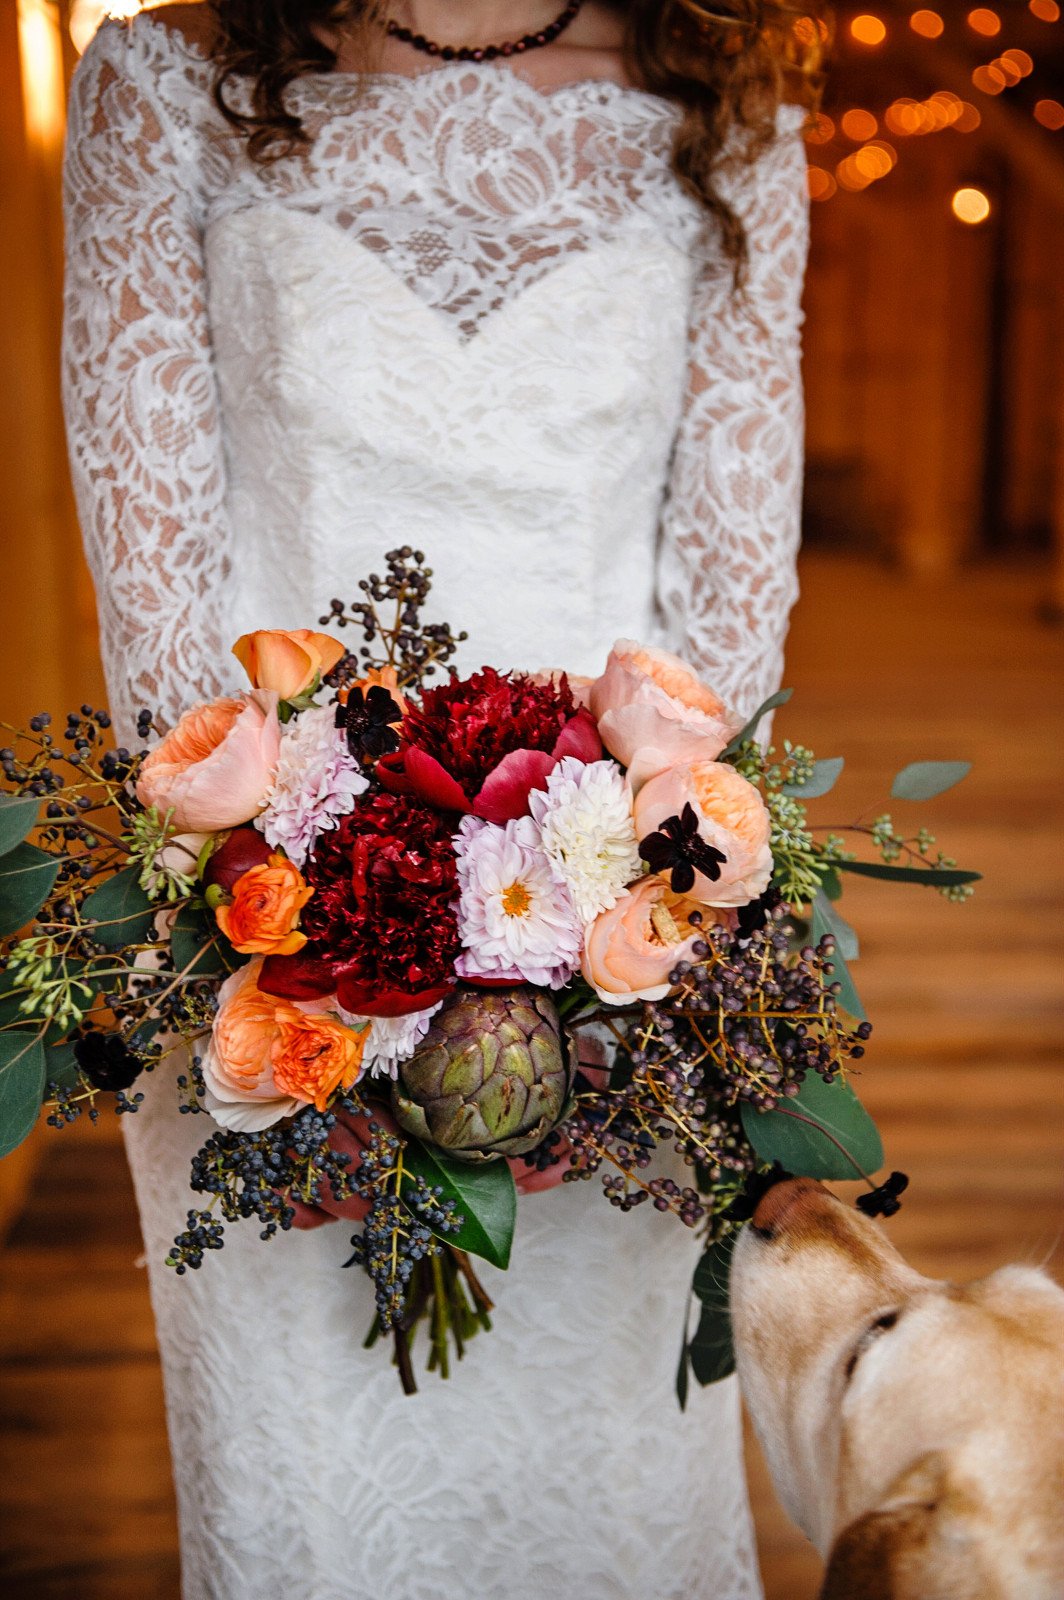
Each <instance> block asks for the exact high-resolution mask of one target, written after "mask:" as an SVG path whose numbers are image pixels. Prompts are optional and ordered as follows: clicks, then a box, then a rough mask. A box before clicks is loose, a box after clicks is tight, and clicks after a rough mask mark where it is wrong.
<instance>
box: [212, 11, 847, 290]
mask: <svg viewBox="0 0 1064 1600" xmlns="http://www.w3.org/2000/svg"><path fill="white" fill-rule="evenodd" d="M611 3H612V4H613V6H614V9H615V10H617V11H618V12H619V13H620V14H621V15H623V17H624V19H625V23H626V32H625V61H626V66H627V70H628V72H629V74H630V76H631V78H632V81H633V82H635V83H637V84H639V85H640V87H641V88H644V89H646V90H648V91H649V92H651V93H653V94H658V95H661V96H663V97H664V98H666V99H669V100H673V101H675V102H676V103H678V104H679V105H680V106H682V108H683V111H684V115H683V117H682V119H681V121H680V123H679V125H678V127H677V132H676V140H675V145H674V147H673V153H672V165H673V170H674V171H675V173H676V176H677V178H678V179H679V180H680V182H681V183H682V184H683V186H684V188H685V189H686V190H687V191H688V192H689V193H691V194H692V195H694V196H695V197H696V198H697V199H698V200H700V201H701V202H702V203H703V204H704V205H705V206H706V208H707V209H708V210H709V211H710V212H712V213H713V215H714V216H715V217H716V218H717V220H718V222H719V224H720V227H721V233H722V239H723V245H724V248H725V251H726V252H727V255H728V257H729V258H730V259H731V260H732V261H733V263H734V264H735V268H736V272H737V274H738V273H739V271H740V270H741V268H742V265H743V263H744V261H745V250H746V241H745V238H744V235H743V229H742V225H741V223H740V222H739V219H738V218H737V217H736V215H735V213H734V212H733V210H732V209H731V207H730V206H729V205H728V204H727V202H726V201H725V200H724V198H723V197H722V196H721V194H720V193H719V192H718V190H717V187H716V169H717V165H718V159H719V157H720V153H721V150H722V148H723V147H724V144H725V141H726V140H727V139H728V138H729V136H730V135H731V134H732V133H733V132H734V131H736V130H738V131H739V132H740V134H741V135H742V140H741V149H742V154H743V159H744V160H746V161H752V160H754V159H755V158H756V156H757V155H758V153H759V152H760V151H761V150H762V149H764V147H765V146H766V145H767V144H769V143H770V142H771V140H772V137H773V134H774V131H775V118H776V111H777V108H778V106H779V104H780V102H781V101H782V100H784V99H791V100H797V101H799V102H800V103H804V104H806V105H808V106H812V105H813V104H815V101H816V97H817V95H818V92H819V86H820V74H821V68H822V65H823V61H824V58H825V55H826V47H827V44H828V41H829V36H830V34H829V26H830V25H829V21H828V16H827V7H826V5H825V4H824V3H822V0H805V3H802V0H798V3H791V0H611ZM210 7H211V10H212V12H213V15H214V19H215V22H216V33H215V39H214V44H213V48H212V54H213V57H214V59H215V61H216V62H217V64H218V69H219V70H218V77H217V80H216V83H215V88H214V94H215V99H216V100H217V102H218V105H219V108H220V109H221V111H222V113H223V114H224V115H225V117H226V118H227V119H228V121H229V122H230V123H232V124H233V125H234V126H235V127H237V128H239V129H240V130H241V132H242V133H244V134H245V135H246V136H247V140H248V147H249V150H250V153H251V155H252V157H253V158H254V159H255V160H256V161H261V162H267V161H273V160H276V159H278V158H279V157H282V156H285V155H288V154H291V153H292V152H293V151H295V150H297V149H298V148H299V147H300V146H301V145H305V144H306V143H307V134H306V132H305V130H304V128H303V126H302V123H301V122H300V119H299V118H298V117H297V116H295V115H294V114H293V113H292V112H291V111H290V110H289V109H288V107H287V105H286V103H285V90H286V89H287V88H288V86H289V84H290V83H292V82H293V80H294V79H296V78H299V77H301V76H302V75H303V74H304V73H308V72H329V71H331V70H333V68H335V66H336V52H335V51H333V50H331V49H330V48H329V47H328V46H327V45H325V44H323V43H322V41H321V38H320V37H319V33H325V34H335V33H336V32H337V31H339V30H344V31H346V32H352V31H353V32H354V33H355V38H356V47H357V49H358V51H359V53H360V55H361V57H362V59H364V60H365V61H366V62H367V67H368V68H369V69H370V70H371V67H372V60H373V45H374V40H375V37H376V39H378V40H379V38H380V37H381V30H380V28H379V24H380V22H381V20H382V18H383V17H385V16H386V15H387V11H388V6H387V0H210ZM375 24H376V25H377V26H376V27H375ZM234 78H244V79H247V78H250V79H251V80H252V90H251V109H250V111H247V112H241V111H238V110H236V109H235V108H234V107H233V106H232V105H231V104H230V102H229V100H228V98H227V94H226V90H227V88H228V87H229V85H230V84H231V83H232V81H233V79H234Z"/></svg>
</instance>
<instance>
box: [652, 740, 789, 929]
mask: <svg viewBox="0 0 1064 1600" xmlns="http://www.w3.org/2000/svg"><path fill="white" fill-rule="evenodd" d="M688 804H690V805H691V806H692V807H693V808H694V812H695V815H696V817H697V818H698V831H699V833H700V835H701V836H702V838H703V839H705V840H706V842H707V843H708V844H711V845H713V846H715V848H716V849H718V850H721V851H723V853H724V857H725V860H724V864H723V866H722V867H721V869H720V878H719V879H718V880H717V882H715V883H714V882H713V881H712V879H710V878H707V877H705V876H704V875H703V874H702V873H697V874H696V876H695V883H694V887H693V889H692V890H691V897H692V898H693V899H695V900H699V901H701V902H702V903H703V904H704V905H707V906H745V905H747V904H748V903H749V902H750V901H751V900H756V899H757V897H758V895H761V894H764V892H765V890H766V889H767V888H768V884H769V879H770V878H771V876H772V852H771V850H770V849H769V837H770V832H771V824H770V820H769V814H768V811H767V809H766V807H765V802H764V801H763V800H762V798H761V792H760V790H759V789H757V788H756V787H755V786H754V784H752V783H750V782H748V780H747V779H746V778H744V777H742V775H741V774H740V773H738V772H736V770H735V768H734V767H729V766H728V765H727V763H726V762H722V761H695V762H692V763H691V764H690V765H689V766H682V765H679V766H675V767H670V768H669V769H668V771H667V772H661V773H659V774H658V775H657V777H655V778H651V779H650V780H649V782H647V783H646V784H644V785H643V787H642V789H640V791H639V793H638V794H637V795H636V798H635V831H636V837H637V838H638V839H640V840H642V839H645V838H646V837H647V835H648V834H651V833H655V832H656V831H657V830H658V828H660V827H661V824H662V823H663V822H665V821H666V820H667V818H669V817H678V816H680V815H682V813H683V808H684V806H685V805H688Z"/></svg>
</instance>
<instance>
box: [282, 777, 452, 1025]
mask: <svg viewBox="0 0 1064 1600" xmlns="http://www.w3.org/2000/svg"><path fill="white" fill-rule="evenodd" d="M304 876H305V877H306V880H307V883H308V884H312V885H313V886H314V890H315V894H314V898H313V899H312V900H311V901H310V902H309V904H308V906H307V907H306V908H305V909H304V911H303V914H302V919H301V926H302V928H303V931H304V932H305V933H306V934H307V936H308V943H307V945H306V947H305V948H304V949H303V950H302V951H300V953H299V955H296V956H284V957H279V958H276V959H274V960H271V961H268V962H266V963H265V965H264V968H263V975H262V979H260V983H261V984H262V987H263V988H265V989H266V990H267V992H268V993H270V994H280V995H285V996H287V997H289V998H295V999H308V998H310V996H311V995H313V994H315V993H317V994H321V993H331V992H332V991H333V990H335V992H336V995H337V998H338V999H339V1002H340V1004H341V1005H342V1006H343V1007H344V1009H345V1010H347V1011H353V1012H356V1013H358V1014H360V1015H365V1016H383V1017H393V1016H404V1015H405V1014H406V1013H407V1012H410V1011H420V1010H422V1009H423V1008H424V1007H426V1006H431V1005H434V1004H435V1003H436V1001H438V1000H442V999H443V998H444V996H445V995H446V994H448V993H449V992H450V990H451V989H452V988H453V987H454V983H455V974H454V963H455V958H456V956H457V955H458V952H459V948H460V946H459V940H458V924H457V918H456V914H455V912H456V901H457V897H458V869H457V862H456V860H455V854H454V845H453V843H452V840H451V828H450V824H449V823H448V821H447V819H446V818H445V817H443V816H441V814H440V813H439V812H438V811H435V810H432V809H430V808H429V807H428V806H425V805H423V804H422V803H421V802H420V801H419V800H415V799H412V798H407V797H406V796H403V795H395V794H379V793H374V794H367V795H364V796H363V797H362V798H361V799H360V800H359V801H358V803H357V804H356V806H355V809H354V811H352V812H351V813H350V815H349V816H347V817H345V818H344V820H343V822H342V823H341V824H340V826H339V827H338V828H336V829H335V830H333V831H331V832H329V833H325V834H322V835H321V837H320V838H319V840H318V843H317V847H316V849H315V851H314V854H313V856H311V858H310V860H309V862H308V863H307V866H306V869H305V872H304ZM311 910H313V915H311V914H310V913H311Z"/></svg>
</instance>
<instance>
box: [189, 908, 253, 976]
mask: <svg viewBox="0 0 1064 1600" xmlns="http://www.w3.org/2000/svg"><path fill="white" fill-rule="evenodd" d="M213 922H214V919H213V918H210V919H208V918H207V917H205V916H204V915H203V913H202V912H201V911H197V910H195V909H194V908H193V907H192V906H182V908H181V910H180V911H179V912H178V913H177V916H176V918H175V919H174V926H173V931H172V932H171V934H170V953H171V955H172V956H173V961H174V966H175V968H176V969H177V971H178V972H184V971H185V970H186V968H187V969H188V974H189V976H190V977H196V978H228V977H229V975H230V973H233V972H235V971H236V970H237V968H238V967H241V966H243V965H244V963H245V961H247V959H248V957H247V956H242V955H239V954H238V953H237V951H235V950H234V949H233V947H232V945H231V944H230V943H229V940H228V939H227V938H226V937H225V935H224V934H223V933H222V931H221V929H220V928H218V927H216V926H213V925H212V924H213ZM212 940H213V941H214V942H213V944H212V943H211V941H212Z"/></svg>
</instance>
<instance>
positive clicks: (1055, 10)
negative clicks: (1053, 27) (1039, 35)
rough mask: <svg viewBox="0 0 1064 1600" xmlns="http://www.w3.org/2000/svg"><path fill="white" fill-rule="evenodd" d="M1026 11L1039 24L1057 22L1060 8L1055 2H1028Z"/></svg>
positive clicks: (1054, 0)
mask: <svg viewBox="0 0 1064 1600" xmlns="http://www.w3.org/2000/svg"><path fill="white" fill-rule="evenodd" d="M1028 10H1029V11H1030V12H1031V15H1032V16H1035V17H1037V18H1038V20H1039V22H1059V20H1060V7H1059V6H1058V5H1057V0H1030V5H1029V6H1028Z"/></svg>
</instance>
